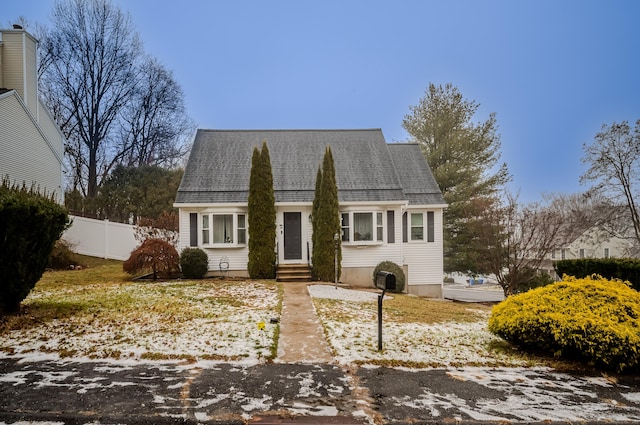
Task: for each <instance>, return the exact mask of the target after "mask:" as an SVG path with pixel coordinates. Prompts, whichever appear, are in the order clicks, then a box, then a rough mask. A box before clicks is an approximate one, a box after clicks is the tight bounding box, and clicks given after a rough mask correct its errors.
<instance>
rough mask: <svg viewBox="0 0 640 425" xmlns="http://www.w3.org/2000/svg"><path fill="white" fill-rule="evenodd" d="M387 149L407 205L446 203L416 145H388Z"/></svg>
mask: <svg viewBox="0 0 640 425" xmlns="http://www.w3.org/2000/svg"><path fill="white" fill-rule="evenodd" d="M387 147H388V148H389V152H390V153H391V157H392V158H393V162H394V163H395V164H396V172H397V173H398V178H399V179H400V181H401V182H402V187H403V190H404V195H405V197H406V199H407V200H408V201H409V204H411V205H433V204H440V205H444V204H445V203H446V202H445V200H444V197H443V196H442V192H441V191H440V187H439V186H438V183H437V182H436V179H435V178H434V177H433V173H432V172H431V168H429V166H428V165H427V161H425V159H424V156H423V155H422V151H421V150H420V146H419V145H418V144H417V143H390V144H388V145H387Z"/></svg>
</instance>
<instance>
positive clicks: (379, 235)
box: [341, 211, 384, 243]
mask: <svg viewBox="0 0 640 425" xmlns="http://www.w3.org/2000/svg"><path fill="white" fill-rule="evenodd" d="M341 217H342V241H343V242H358V243H375V242H378V243H380V242H383V241H384V239H383V236H384V222H383V214H382V212H372V211H367V212H345V213H342V214H341Z"/></svg>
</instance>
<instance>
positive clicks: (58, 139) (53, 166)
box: [0, 25, 64, 203]
mask: <svg viewBox="0 0 640 425" xmlns="http://www.w3.org/2000/svg"><path fill="white" fill-rule="evenodd" d="M37 46H38V41H37V40H36V39H35V38H34V37H33V36H32V35H31V34H29V33H28V32H26V31H25V30H24V29H22V27H20V26H19V25H15V26H14V28H13V29H0V179H4V178H7V177H8V178H9V181H10V182H11V183H16V184H18V185H22V184H25V185H26V186H27V187H30V186H32V185H34V186H35V187H36V188H40V190H41V191H43V192H46V193H48V194H54V195H55V198H56V199H57V201H58V202H60V203H62V202H63V199H64V190H63V171H64V168H63V160H62V158H63V152H64V148H63V146H64V136H63V134H62V132H61V131H60V129H59V127H58V125H57V124H56V122H55V121H54V119H53V118H52V116H51V115H50V114H49V111H48V110H47V108H46V107H45V106H44V105H43V104H42V102H41V101H40V98H39V96H38V75H37V71H36V49H37Z"/></svg>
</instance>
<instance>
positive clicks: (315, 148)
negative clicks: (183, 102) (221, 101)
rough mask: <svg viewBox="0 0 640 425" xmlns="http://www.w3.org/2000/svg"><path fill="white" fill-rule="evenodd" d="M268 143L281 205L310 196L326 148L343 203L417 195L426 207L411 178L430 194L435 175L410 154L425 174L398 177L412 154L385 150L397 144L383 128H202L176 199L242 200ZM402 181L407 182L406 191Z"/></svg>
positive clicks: (274, 181) (420, 171)
mask: <svg viewBox="0 0 640 425" xmlns="http://www.w3.org/2000/svg"><path fill="white" fill-rule="evenodd" d="M263 141H265V142H267V146H268V147H269V154H270V157H271V166H272V171H273V185H274V191H275V196H276V202H312V201H313V197H314V190H315V179H316V174H317V171H318V168H319V167H320V165H321V164H322V159H323V156H324V151H325V147H326V146H330V147H331V151H332V153H333V159H334V162H335V168H336V181H337V185H338V197H339V201H340V202H355V201H373V202H378V201H380V202H384V201H402V200H409V201H410V203H414V202H413V201H412V199H415V200H416V201H418V202H419V203H420V204H424V202H423V201H425V200H427V199H431V198H428V197H427V196H424V195H425V193H423V192H424V191H422V192H421V191H420V190H418V189H416V188H414V186H417V185H418V184H419V183H418V182H416V181H414V180H413V178H417V179H418V181H419V182H429V184H431V186H429V188H428V191H427V192H426V193H428V194H433V184H432V183H430V182H431V180H433V176H432V175H431V172H430V170H429V168H428V167H427V165H426V162H425V161H424V159H423V157H422V154H419V159H420V160H421V161H422V163H423V166H422V167H420V166H419V165H418V164H414V163H413V162H416V163H418V162H419V161H416V160H415V158H413V159H412V164H411V165H410V167H412V168H411V169H412V170H415V171H416V172H418V173H425V172H427V173H428V175H426V176H425V175H419V176H412V179H411V180H406V179H404V178H403V179H401V178H400V177H399V174H398V173H397V172H396V168H397V167H399V168H402V167H404V165H402V161H404V160H405V159H404V158H405V157H406V156H411V155H412V154H410V153H409V154H408V155H401V154H400V153H398V154H395V153H394V154H393V156H392V152H394V151H395V150H396V149H395V148H393V149H390V148H389V147H388V146H394V145H387V143H386V142H385V140H384V136H383V135H382V131H381V130H380V129H364V130H198V132H197V133H196V137H195V140H194V142H193V147H192V149H191V155H190V157H189V161H188V163H187V166H186V168H185V173H184V176H183V178H182V182H181V184H180V187H179V189H178V194H177V196H176V203H245V202H246V201H247V196H248V189H249V174H250V170H251V157H252V153H253V148H254V147H258V148H259V147H260V146H261V145H262V142H263ZM418 153H419V150H418ZM413 156H415V155H413ZM399 163H400V165H399ZM429 179H431V180H429ZM407 182H409V183H407ZM403 184H405V185H406V184H409V189H410V190H409V192H407V194H406V195H405V191H404V190H403V189H404V188H403ZM435 187H436V188H437V185H436V186H435ZM438 193H439V190H438ZM407 196H410V197H411V198H408V197H407ZM440 198H441V195H440ZM433 199H435V197H433ZM430 203H444V202H430Z"/></svg>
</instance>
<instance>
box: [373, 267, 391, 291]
mask: <svg viewBox="0 0 640 425" xmlns="http://www.w3.org/2000/svg"><path fill="white" fill-rule="evenodd" d="M376 288H378V289H382V290H383V291H395V289H396V275H395V274H393V273H391V272H385V271H379V272H378V273H376Z"/></svg>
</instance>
